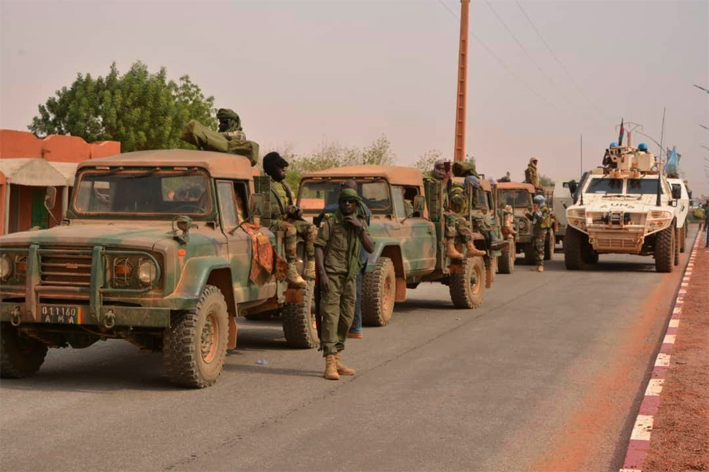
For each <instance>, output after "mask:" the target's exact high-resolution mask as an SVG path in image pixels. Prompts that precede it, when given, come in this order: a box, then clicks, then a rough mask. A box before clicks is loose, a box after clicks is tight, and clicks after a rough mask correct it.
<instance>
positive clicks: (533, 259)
mask: <svg viewBox="0 0 709 472" xmlns="http://www.w3.org/2000/svg"><path fill="white" fill-rule="evenodd" d="M522 250H523V251H524V263H525V264H527V265H535V264H536V263H537V254H536V250H535V249H534V242H531V243H527V244H525V245H524V246H523V247H522Z"/></svg>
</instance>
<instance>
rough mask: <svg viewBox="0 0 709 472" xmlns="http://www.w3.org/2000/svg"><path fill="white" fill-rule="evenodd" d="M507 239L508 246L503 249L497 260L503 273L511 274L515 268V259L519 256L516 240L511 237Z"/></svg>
mask: <svg viewBox="0 0 709 472" xmlns="http://www.w3.org/2000/svg"><path fill="white" fill-rule="evenodd" d="M507 241H508V243H507V247H505V248H504V249H503V250H502V255H501V256H500V257H499V259H498V261H497V262H498V267H499V269H500V273H501V274H511V273H512V271H513V270H514V268H515V259H516V258H517V252H516V248H515V240H514V239H513V238H509V239H508V240H507Z"/></svg>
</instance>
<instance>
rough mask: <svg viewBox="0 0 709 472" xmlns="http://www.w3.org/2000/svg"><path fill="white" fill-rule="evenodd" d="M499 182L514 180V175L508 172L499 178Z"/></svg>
mask: <svg viewBox="0 0 709 472" xmlns="http://www.w3.org/2000/svg"><path fill="white" fill-rule="evenodd" d="M497 181H498V182H512V176H510V173H509V172H507V173H506V174H505V175H504V177H500V178H499V179H497Z"/></svg>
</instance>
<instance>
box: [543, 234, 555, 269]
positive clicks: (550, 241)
mask: <svg viewBox="0 0 709 472" xmlns="http://www.w3.org/2000/svg"><path fill="white" fill-rule="evenodd" d="M554 246H556V235H555V234H554V229H552V228H550V229H549V231H548V232H547V236H546V239H545V240H544V260H545V261H550V260H551V258H552V256H553V255H554Z"/></svg>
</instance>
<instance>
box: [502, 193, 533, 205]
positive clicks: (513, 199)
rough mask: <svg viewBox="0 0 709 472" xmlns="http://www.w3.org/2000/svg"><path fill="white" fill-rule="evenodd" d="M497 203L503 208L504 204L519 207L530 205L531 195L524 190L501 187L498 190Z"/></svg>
mask: <svg viewBox="0 0 709 472" xmlns="http://www.w3.org/2000/svg"><path fill="white" fill-rule="evenodd" d="M499 195H500V199H499V201H498V205H499V206H500V208H504V207H505V205H510V206H511V207H516V208H521V207H530V208H531V206H532V195H531V194H530V193H529V192H527V191H524V190H512V189H502V190H500V194H499Z"/></svg>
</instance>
